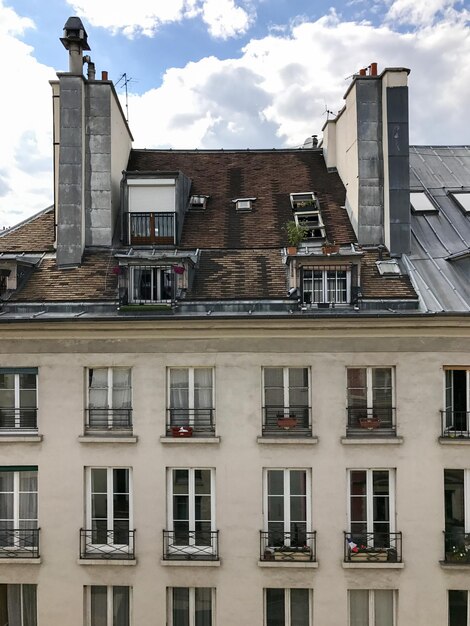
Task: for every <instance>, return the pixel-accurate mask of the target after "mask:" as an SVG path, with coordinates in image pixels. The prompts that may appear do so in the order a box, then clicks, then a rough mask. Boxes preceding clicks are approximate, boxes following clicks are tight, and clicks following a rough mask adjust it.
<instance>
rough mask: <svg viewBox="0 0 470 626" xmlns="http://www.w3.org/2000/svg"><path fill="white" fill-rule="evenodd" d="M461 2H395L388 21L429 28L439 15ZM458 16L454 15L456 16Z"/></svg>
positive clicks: (445, 0)
mask: <svg viewBox="0 0 470 626" xmlns="http://www.w3.org/2000/svg"><path fill="white" fill-rule="evenodd" d="M460 4H462V2H461V0H394V1H393V2H392V4H391V6H390V8H389V10H388V13H387V16H386V18H387V20H389V21H390V22H398V23H400V24H414V25H417V26H427V25H430V24H432V23H433V22H434V21H435V18H436V17H437V16H438V15H441V14H446V13H448V12H449V11H452V9H453V7H454V6H455V5H460ZM455 15H457V14H456V13H454V16H455Z"/></svg>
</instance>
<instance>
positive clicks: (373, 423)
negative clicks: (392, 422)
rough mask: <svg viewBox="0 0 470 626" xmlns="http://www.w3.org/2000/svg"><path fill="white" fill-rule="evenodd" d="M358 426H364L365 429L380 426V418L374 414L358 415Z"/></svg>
mask: <svg viewBox="0 0 470 626" xmlns="http://www.w3.org/2000/svg"><path fill="white" fill-rule="evenodd" d="M359 426H360V427H361V428H365V429H366V430H374V429H375V428H379V427H380V420H379V418H378V417H377V416H376V415H374V416H373V417H360V418H359Z"/></svg>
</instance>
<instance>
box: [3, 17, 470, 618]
mask: <svg viewBox="0 0 470 626" xmlns="http://www.w3.org/2000/svg"><path fill="white" fill-rule="evenodd" d="M62 42H63V43H64V45H65V47H66V48H67V50H68V51H69V56H70V59H71V60H70V67H69V72H65V73H61V74H59V75H58V81H57V82H55V83H54V84H53V85H52V88H53V96H54V110H55V139H56V142H55V173H56V178H55V181H56V184H55V188H56V202H55V206H54V207H52V208H50V209H46V210H45V211H43V212H42V213H40V214H38V215H37V216H35V217H34V218H32V219H30V220H27V221H26V222H25V223H23V224H20V225H18V227H15V228H13V229H11V230H9V231H7V232H6V233H5V234H3V235H1V236H0V277H1V279H2V311H1V314H0V336H1V342H0V351H1V358H0V455H1V461H0V617H1V620H3V623H9V624H15V626H16V625H18V626H36V625H39V626H45V625H47V626H50V625H55V624H63V623H66V622H67V623H68V624H70V626H136V625H137V624H139V625H140V624H155V625H158V626H160V625H162V624H168V626H221V625H223V626H235V625H238V624H240V623H242V624H250V625H251V624H253V625H258V624H259V625H260V626H313V625H316V626H318V625H320V624H321V625H322V626H336V625H337V624H345V625H346V624H347V625H348V626H403V625H404V624H411V623H412V624H414V625H417V626H424V624H426V626H442V625H444V624H446V625H448V626H468V625H469V623H470V618H469V614H470V613H469V611H470V609H469V602H468V593H469V590H470V584H469V582H468V580H469V577H468V573H469V568H470V553H469V546H470V539H469V537H470V527H469V523H470V515H469V510H468V504H467V503H468V502H469V501H470V500H469V499H468V490H469V488H470V487H469V485H470V483H469V480H470V462H469V459H468V446H469V445H470V426H469V422H468V420H469V418H470V406H469V404H470V333H469V327H470V318H469V315H468V311H469V309H470V293H469V289H468V286H467V285H466V278H465V277H466V276H468V259H469V258H470V253H469V251H468V243H466V242H468V237H469V236H470V227H469V225H468V208H466V207H468V204H467V202H468V198H469V194H470V166H469V164H470V151H469V149H468V148H465V147H460V148H446V149H441V148H436V147H426V148H420V147H415V148H412V149H411V150H410V149H409V147H408V144H407V87H406V76H407V71H406V70H402V69H400V68H398V69H397V68H395V69H391V70H385V72H383V73H382V74H381V75H377V74H376V73H375V71H374V70H372V71H371V72H370V73H365V74H364V73H363V72H361V73H360V74H359V75H358V76H357V77H355V78H354V80H353V84H352V86H351V88H350V89H349V90H348V93H347V94H346V104H345V108H344V109H343V111H342V112H341V113H340V115H339V116H338V117H337V118H336V120H335V121H330V122H329V123H328V125H327V127H326V128H325V129H324V133H325V134H324V144H323V146H322V147H317V146H314V147H312V148H306V149H299V150H275V151H274V150H273V151H261V150H259V151H257V150H250V151H165V150H145V151H144V150H135V149H132V148H131V139H132V137H131V135H130V132H129V131H128V128H127V125H126V123H125V120H124V118H123V116H122V112H121V110H120V107H119V103H118V100H117V97H116V95H115V92H114V90H113V86H112V84H111V83H110V82H109V81H107V80H106V79H104V80H96V79H95V75H94V68H93V66H92V67H91V74H90V65H92V63H91V60H90V59H89V60H87V63H88V66H89V70H88V77H87V78H85V77H84V76H83V74H82V72H83V62H82V55H83V51H84V50H88V49H89V46H88V42H87V35H86V31H85V29H84V28H83V24H81V22H80V20H78V19H77V18H71V19H70V20H68V22H67V24H66V25H65V29H64V37H63V38H62ZM394 90H397V91H394ZM367 111H368V112H369V114H367ZM404 148H406V149H405V150H404ZM352 154H355V155H356V156H355V158H352V157H351V155H352ZM443 162H444V163H445V164H446V168H444V167H443V166H442V165H441V169H438V167H437V165H438V164H439V163H441V164H442V163H443ZM122 170H124V173H123V174H122V175H121V171H122ZM444 170H445V173H443V171H444ZM404 171H406V173H407V176H406V177H404V175H403V172H404ZM410 171H411V184H410ZM445 176H447V178H445ZM405 178H406V180H405ZM433 181H434V182H433ZM436 181H437V182H436ZM442 182H444V185H442ZM438 183H439V184H438ZM458 183H460V184H458ZM410 189H411V193H412V195H411V208H410ZM459 194H460V195H459ZM426 201H428V202H429V203H430V205H431V206H429V205H428V204H426ZM424 206H426V208H423V207H424ZM288 222H293V223H294V225H295V226H297V227H298V226H300V227H302V229H303V230H302V236H303V241H302V242H301V243H300V245H299V247H298V249H297V250H295V251H292V250H290V249H289V248H288V246H287V243H288V242H287V236H286V228H287V227H286V224H287V223H288ZM433 237H434V238H433ZM465 246H466V247H465ZM467 282H468V281H467ZM451 285H452V286H451ZM1 620H0V621H1Z"/></svg>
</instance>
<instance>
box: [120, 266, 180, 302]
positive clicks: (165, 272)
mask: <svg viewBox="0 0 470 626" xmlns="http://www.w3.org/2000/svg"><path fill="white" fill-rule="evenodd" d="M130 270H131V289H130V293H131V302H134V303H138V304H145V303H151V302H167V303H171V300H172V298H173V291H174V289H173V284H174V281H173V272H172V268H171V267H170V266H165V267H156V266H153V265H139V266H135V267H131V268H130Z"/></svg>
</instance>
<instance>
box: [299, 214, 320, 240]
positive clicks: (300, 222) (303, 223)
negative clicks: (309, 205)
mask: <svg viewBox="0 0 470 626" xmlns="http://www.w3.org/2000/svg"><path fill="white" fill-rule="evenodd" d="M310 215H316V216H318V224H317V225H316V226H314V229H318V230H319V231H320V236H313V237H307V239H324V238H325V237H326V230H325V224H324V223H323V219H322V215H321V212H320V211H319V210H318V209H316V210H313V211H301V212H298V213H294V221H295V223H296V224H297V226H305V228H307V229H309V227H308V226H306V224H305V219H304V218H306V217H309V216H310ZM299 218H302V219H299ZM309 230H313V229H309Z"/></svg>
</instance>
